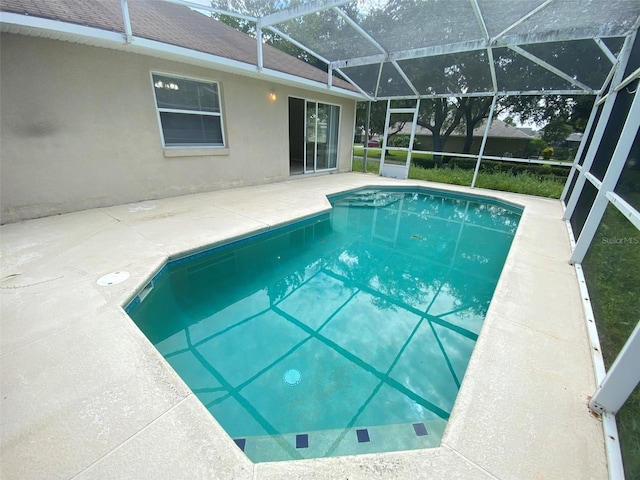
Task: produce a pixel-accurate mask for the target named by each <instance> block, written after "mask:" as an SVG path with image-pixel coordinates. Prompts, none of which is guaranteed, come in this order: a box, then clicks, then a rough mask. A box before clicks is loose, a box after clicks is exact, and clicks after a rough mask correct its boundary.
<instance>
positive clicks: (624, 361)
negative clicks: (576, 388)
mask: <svg viewBox="0 0 640 480" xmlns="http://www.w3.org/2000/svg"><path fill="white" fill-rule="evenodd" d="M638 365H640V322H638V323H637V324H636V326H635V328H634V329H633V332H632V333H631V336H629V339H628V340H627V342H626V343H625V344H624V347H622V350H621V351H620V353H619V354H618V356H617V357H616V359H615V361H614V362H613V365H611V368H610V369H609V371H608V372H607V374H606V376H605V377H604V379H603V380H602V382H601V383H600V385H599V386H598V389H597V390H596V392H595V393H594V394H593V396H592V397H591V400H590V401H589V408H590V409H591V411H593V412H595V413H598V414H602V413H604V412H607V413H612V414H616V413H617V412H618V411H619V410H620V408H621V407H622V405H624V403H625V402H626V401H627V399H628V398H629V395H631V393H632V392H633V390H634V389H635V387H636V386H637V385H638V383H640V368H638Z"/></svg>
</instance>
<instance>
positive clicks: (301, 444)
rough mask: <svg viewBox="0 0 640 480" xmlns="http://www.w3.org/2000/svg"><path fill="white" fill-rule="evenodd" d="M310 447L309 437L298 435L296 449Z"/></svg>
mask: <svg viewBox="0 0 640 480" xmlns="http://www.w3.org/2000/svg"><path fill="white" fill-rule="evenodd" d="M308 446H309V435H307V434H306V433H305V434H303V435H296V448H307V447H308Z"/></svg>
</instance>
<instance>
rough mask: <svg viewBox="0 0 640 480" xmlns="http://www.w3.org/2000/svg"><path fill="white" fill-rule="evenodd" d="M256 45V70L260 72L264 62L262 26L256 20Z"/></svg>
mask: <svg viewBox="0 0 640 480" xmlns="http://www.w3.org/2000/svg"><path fill="white" fill-rule="evenodd" d="M256 45H257V48H258V70H259V71H262V67H263V66H264V60H263V57H262V25H261V23H260V20H258V23H257V24H256Z"/></svg>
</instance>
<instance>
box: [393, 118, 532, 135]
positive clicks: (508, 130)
mask: <svg viewBox="0 0 640 480" xmlns="http://www.w3.org/2000/svg"><path fill="white" fill-rule="evenodd" d="M485 128H486V124H484V125H482V126H480V127H477V128H475V129H474V130H473V136H474V137H483V136H484V129H485ZM399 133H401V134H403V135H409V134H410V133H411V123H407V124H405V126H404V127H403V128H402V130H400V132H399ZM416 135H425V136H431V131H430V130H429V129H427V128H424V127H421V126H420V125H418V126H416ZM451 136H453V137H461V136H464V133H458V132H454V133H452V134H451ZM488 136H489V137H491V138H521V139H532V138H534V137H532V136H531V135H527V134H526V133H525V132H523V131H522V130H520V129H518V128H517V127H513V126H511V125H509V124H507V123H504V122H503V121H502V120H500V119H498V118H494V119H493V121H492V122H491V127H490V128H489V135H488Z"/></svg>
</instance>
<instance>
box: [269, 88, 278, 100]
mask: <svg viewBox="0 0 640 480" xmlns="http://www.w3.org/2000/svg"><path fill="white" fill-rule="evenodd" d="M277 98H278V96H277V95H276V92H275V90H273V89H271V90H269V100H271V101H272V102H275V101H276V99H277Z"/></svg>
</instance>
